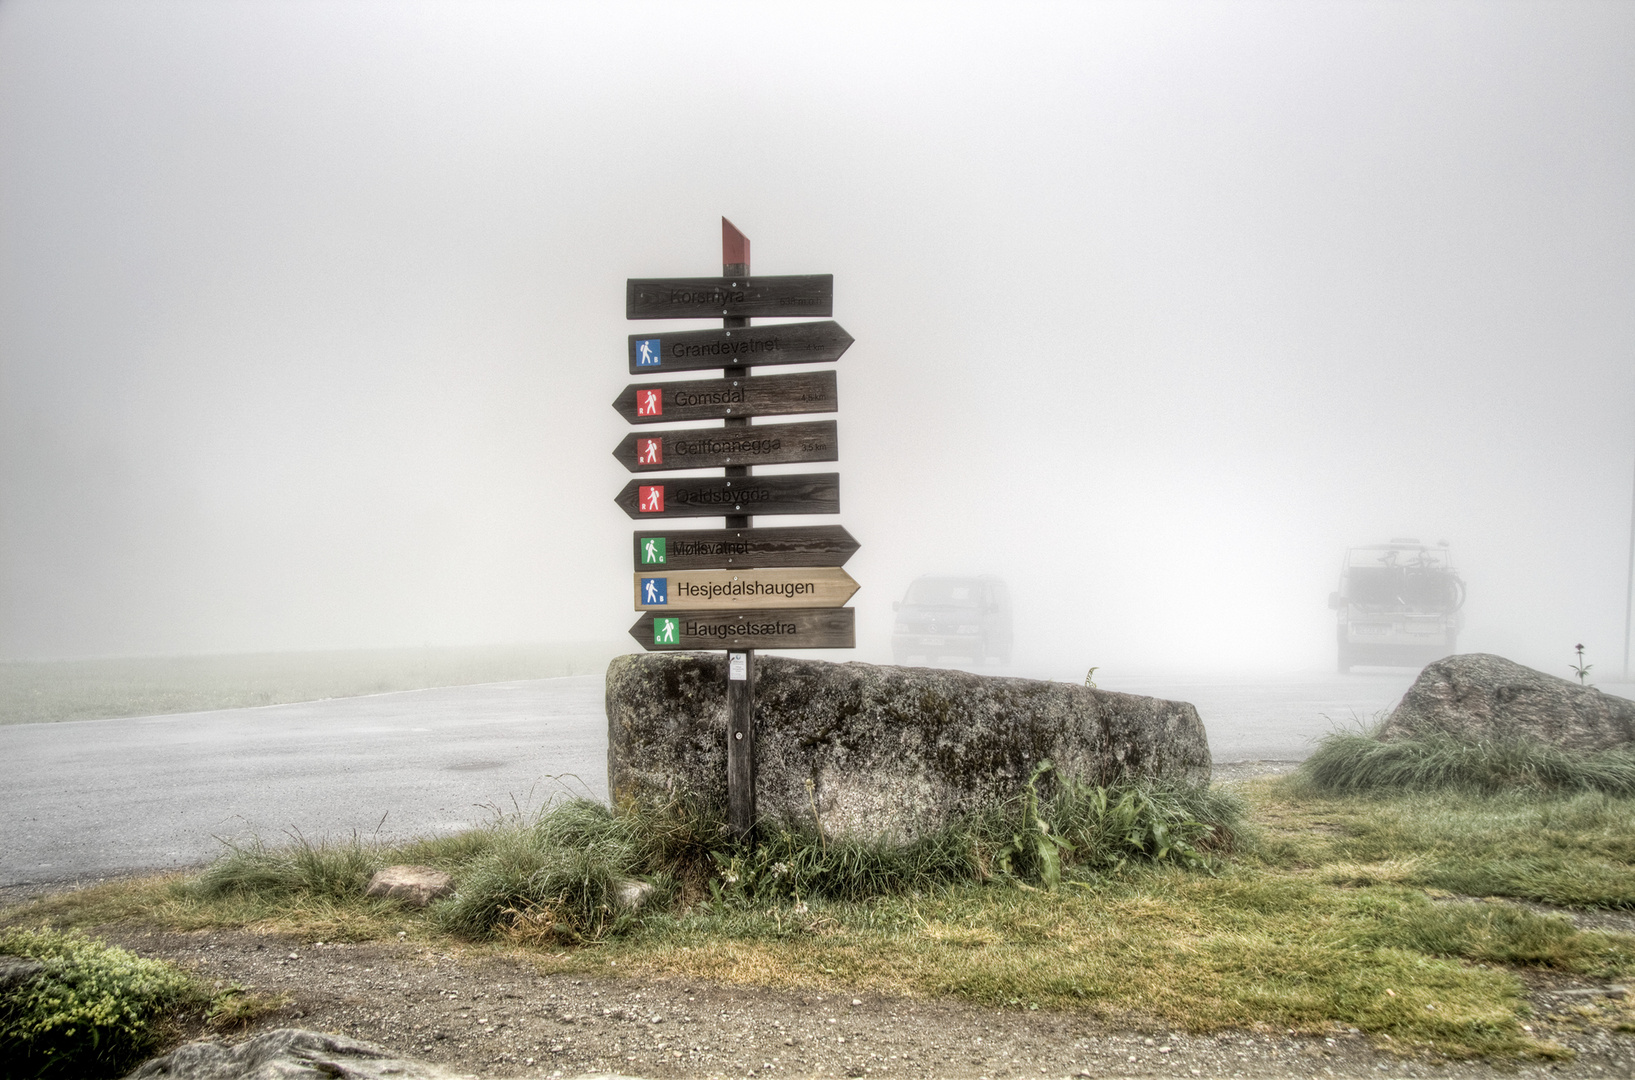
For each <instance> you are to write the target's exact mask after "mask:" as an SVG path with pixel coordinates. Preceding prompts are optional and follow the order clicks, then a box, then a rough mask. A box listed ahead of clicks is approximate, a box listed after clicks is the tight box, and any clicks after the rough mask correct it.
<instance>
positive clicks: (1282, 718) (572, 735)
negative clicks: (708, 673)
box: [0, 671, 1628, 888]
mask: <svg viewBox="0 0 1635 1080" xmlns="http://www.w3.org/2000/svg"><path fill="white" fill-rule="evenodd" d="M1413 677H1414V673H1413V672H1407V671H1401V672H1392V673H1389V674H1387V673H1375V674H1353V675H1336V674H1315V673H1313V674H1304V675H1287V676H1281V677H1275V678H1256V679H1245V680H1238V681H1233V680H1228V679H1222V678H1204V677H1188V676H1175V675H1151V676H1144V677H1124V678H1120V679H1116V680H1115V679H1105V680H1102V681H1101V686H1102V688H1103V689H1108V690H1119V691H1124V692H1127V693H1137V694H1151V695H1155V696H1159V697H1167V698H1177V699H1180V700H1183V701H1190V702H1192V703H1193V704H1194V705H1196V706H1197V707H1198V711H1199V714H1200V715H1201V716H1202V717H1203V719H1204V724H1205V726H1206V727H1207V729H1208V731H1209V741H1210V747H1211V749H1212V751H1213V753H1214V756H1215V760H1216V761H1217V762H1229V761H1241V760H1245V759H1282V760H1290V759H1299V758H1304V757H1305V756H1306V755H1307V754H1309V753H1310V752H1311V748H1312V745H1313V743H1314V741H1315V740H1316V739H1317V738H1319V737H1321V736H1322V735H1324V734H1325V733H1327V732H1328V731H1330V730H1331V729H1332V728H1333V727H1334V726H1336V725H1346V724H1354V723H1359V722H1367V721H1368V720H1370V719H1372V718H1373V717H1374V716H1376V715H1377V714H1378V713H1380V712H1381V711H1382V710H1385V709H1388V708H1390V707H1391V706H1392V705H1393V704H1395V703H1396V701H1397V700H1398V699H1399V698H1400V697H1401V696H1402V693H1403V691H1405V690H1406V689H1407V688H1408V685H1409V683H1410V682H1412V680H1413ZM1605 689H1608V690H1610V691H1612V692H1615V693H1617V692H1620V691H1621V690H1627V689H1628V688H1621V687H1605ZM0 780H3V783H0V888H5V887H15V886H19V885H24V884H27V883H34V882H52V881H65V880H70V879H77V878H85V877H97V876H102V875H106V874H110V873H117V872H120V871H125V870H149V869H159V868H166V867H179V866H191V865H195V864H198V863H200V862H204V861H207V860H208V859H210V858H211V857H213V856H214V855H216V854H218V853H219V852H220V851H221V850H222V842H223V841H224V840H230V841H233V842H237V843H243V842H245V841H248V840H251V839H253V838H255V837H261V838H263V839H266V840H268V841H273V842H278V841H282V840H283V839H284V838H285V837H286V836H287V835H290V834H295V833H299V834H301V835H303V836H306V837H308V838H313V839H316V838H319V837H346V836H349V835H351V834H352V833H358V834H360V835H362V836H365V837H369V836H375V835H377V834H378V835H379V836H381V837H383V838H401V837H407V836H414V835H422V834H427V833H437V832H443V831H448V830H454V829H460V828H464V827H467V826H470V825H473V824H477V823H480V822H483V821H486V820H492V819H493V817H494V815H495V814H496V813H503V812H516V811H518V810H521V811H524V812H526V811H528V810H531V809H533V808H536V807H538V806H539V805H540V804H541V803H543V802H544V801H546V800H547V799H550V798H553V797H560V796H562V795H564V794H578V795H585V796H589V797H591V798H595V799H605V798H606V797H607V721H606V717H605V715H604V713H603V708H602V677H601V676H600V675H589V676H579V677H574V678H563V679H541V680H536V681H529V682H508V683H491V684H488V685H484V686H460V687H449V688H444V689H437V690H415V691H407V692H404V693H395V694H379V695H375V696H371V697H357V698H337V699H333V700H329V701H316V702H307V703H303V704H295V705H270V706H265V707H262V708H255V709H230V710H224V711H220V712H202V713H186V714H182V715H178V716H153V717H140V718H131V719H121V720H82V721H74V722H70V723H60V724H17V725H9V726H4V727H0Z"/></svg>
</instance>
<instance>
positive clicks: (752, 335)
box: [629, 322, 852, 375]
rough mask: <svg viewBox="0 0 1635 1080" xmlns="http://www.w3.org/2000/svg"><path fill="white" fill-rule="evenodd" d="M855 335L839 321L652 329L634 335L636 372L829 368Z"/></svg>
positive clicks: (633, 366) (633, 368)
mask: <svg viewBox="0 0 1635 1080" xmlns="http://www.w3.org/2000/svg"><path fill="white" fill-rule="evenodd" d="M851 343H852V336H851V335H850V334H848V333H846V331H844V330H842V329H841V328H840V324H839V323H836V322H801V323H779V324H777V325H775V326H763V327H758V328H756V329H755V330H750V329H748V327H747V325H746V324H740V325H739V326H736V327H726V328H724V329H721V330H677V331H675V332H674V333H661V332H659V331H656V330H655V331H650V332H648V333H645V334H631V335H630V346H629V347H630V374H632V375H657V374H660V373H661V372H667V371H698V370H699V369H701V368H718V367H727V368H731V367H743V368H747V367H765V366H767V365H769V364H825V363H828V362H829V361H831V360H839V359H840V355H841V354H842V353H844V352H845V351H846V349H847V348H848V347H850V346H851Z"/></svg>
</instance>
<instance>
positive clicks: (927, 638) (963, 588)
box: [891, 574, 1011, 664]
mask: <svg viewBox="0 0 1635 1080" xmlns="http://www.w3.org/2000/svg"><path fill="white" fill-rule="evenodd" d="M891 607H892V610H893V611H895V612H896V613H897V623H896V626H895V627H894V628H893V630H892V634H891V655H892V658H893V659H894V660H895V661H896V662H897V663H899V664H906V663H908V662H910V661H911V660H915V659H918V660H921V661H922V662H924V663H927V664H934V663H936V662H937V661H938V660H941V659H944V658H954V659H960V660H968V661H970V662H972V663H974V664H982V663H997V664H1008V663H1010V661H1011V599H1010V590H1009V589H1007V588H1006V587H1005V583H1004V582H1003V581H1001V580H999V579H998V578H996V577H992V576H990V575H983V576H981V577H945V576H937V575H929V574H928V575H926V576H924V577H920V578H916V579H914V582H913V584H911V585H909V587H908V593H907V594H906V595H905V596H904V597H903V599H902V600H901V602H899V603H895V604H892V605H891Z"/></svg>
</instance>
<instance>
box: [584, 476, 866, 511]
mask: <svg viewBox="0 0 1635 1080" xmlns="http://www.w3.org/2000/svg"><path fill="white" fill-rule="evenodd" d="M614 501H615V502H617V503H618V504H619V506H620V508H621V509H623V510H624V512H625V513H627V514H629V515H630V516H631V517H633V518H648V517H653V518H660V517H721V516H722V515H724V514H838V513H840V474H839V473H790V474H788V475H786V476H688V477H666V478H665V479H663V480H658V479H654V480H651V481H649V480H643V479H640V478H638V479H635V480H632V481H630V483H628V484H626V485H625V486H624V490H623V491H621V492H619V494H618V496H617V497H615V499H614Z"/></svg>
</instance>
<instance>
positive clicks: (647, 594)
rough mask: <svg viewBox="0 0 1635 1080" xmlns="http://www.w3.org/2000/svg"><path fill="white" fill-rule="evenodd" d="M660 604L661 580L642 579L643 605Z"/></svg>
mask: <svg viewBox="0 0 1635 1080" xmlns="http://www.w3.org/2000/svg"><path fill="white" fill-rule="evenodd" d="M658 602H659V579H658V578H643V579H642V603H644V604H656V603H658Z"/></svg>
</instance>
